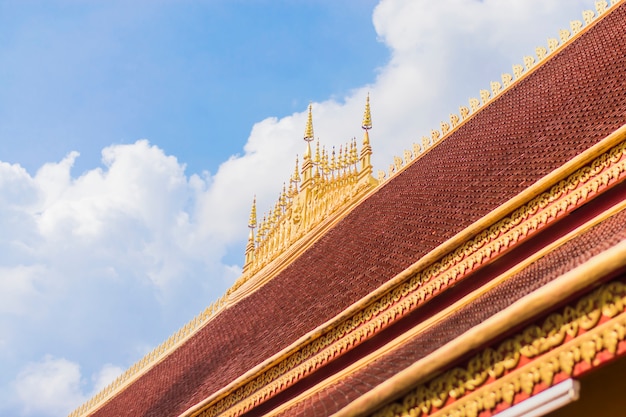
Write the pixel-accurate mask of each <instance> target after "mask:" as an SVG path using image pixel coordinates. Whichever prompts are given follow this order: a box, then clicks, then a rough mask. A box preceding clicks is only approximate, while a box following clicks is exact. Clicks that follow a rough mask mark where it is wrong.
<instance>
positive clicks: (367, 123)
mask: <svg viewBox="0 0 626 417" xmlns="http://www.w3.org/2000/svg"><path fill="white" fill-rule="evenodd" d="M361 127H362V128H363V129H365V130H366V131H367V130H369V129H371V128H372V115H371V113H370V93H367V100H366V101H365V114H363V124H362V125H361Z"/></svg>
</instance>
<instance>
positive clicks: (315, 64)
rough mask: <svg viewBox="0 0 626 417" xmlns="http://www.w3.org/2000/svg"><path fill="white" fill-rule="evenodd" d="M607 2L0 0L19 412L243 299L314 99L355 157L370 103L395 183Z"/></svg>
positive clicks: (376, 141) (6, 296) (4, 318)
mask: <svg viewBox="0 0 626 417" xmlns="http://www.w3.org/2000/svg"><path fill="white" fill-rule="evenodd" d="M592 8H593V1H590V0H576V1H573V0H484V1H475V0H448V1H445V2H432V1H430V0H383V1H382V2H380V4H378V2H377V1H369V0H367V1H366V0H358V1H357V0H353V1H348V0H345V1H330V0H328V1H322V0H319V1H313V0H308V1H306V0H305V1H295V0H292V1H264V0H256V1H252V0H239V1H226V0H214V1H199V0H183V1H173V0H151V1H147V0H137V1H132V2H129V1H121V0H107V1H97V0H93V1H88V0H45V1H44V0H40V1H36V0H14V1H11V0H0V369H2V372H0V415H24V416H62V415H66V414H67V413H68V412H69V411H71V410H72V409H73V408H75V407H76V406H78V405H79V404H80V403H81V402H83V401H84V400H86V399H87V398H89V397H90V396H91V395H93V394H94V393H95V392H96V391H97V390H98V389H100V388H102V387H103V386H105V385H106V384H107V383H108V382H110V381H111V380H112V379H113V378H114V377H115V376H116V375H117V374H118V373H120V372H121V371H122V370H123V369H125V368H127V367H129V366H130V365H132V364H133V363H134V362H135V361H137V360H138V359H140V358H141V357H142V356H143V355H144V354H146V353H147V352H149V351H150V350H151V349H152V348H154V347H155V346H156V345H158V344H159V343H160V342H161V341H163V340H164V339H166V338H167V337H168V336H169V335H170V334H171V333H173V332H174V331H176V330H177V329H178V328H179V327H180V326H182V325H183V324H185V323H186V322H187V321H189V320H190V319H191V318H193V317H194V316H195V315H196V314H198V313H199V312H200V311H202V310H203V309H204V308H205V307H206V306H207V305H209V304H210V303H211V302H212V301H213V300H215V299H216V298H217V297H219V296H220V295H221V294H223V293H224V291H225V290H226V289H227V288H228V287H229V286H230V285H231V284H232V283H233V282H234V280H236V279H237V277H238V276H239V274H240V268H241V263H242V260H243V248H244V244H245V239H246V236H247V228H246V223H247V219H248V213H249V208H250V203H251V201H252V196H253V195H256V196H257V199H258V203H259V204H258V206H259V212H260V213H263V212H266V211H267V210H268V209H269V207H271V205H272V204H273V203H274V201H275V198H276V197H277V196H278V193H279V191H280V189H281V187H282V183H283V181H285V180H286V179H288V177H289V175H290V174H291V172H292V170H293V163H294V160H295V156H296V154H298V153H301V152H302V150H303V149H304V142H303V141H302V139H301V138H302V133H303V131H304V127H305V119H306V113H305V111H306V108H307V105H308V104H309V102H312V103H313V117H314V125H315V133H316V136H319V138H320V140H321V141H322V143H325V144H327V145H328V146H332V145H339V144H341V143H345V142H346V141H348V140H349V139H350V138H352V137H355V136H356V137H360V136H361V134H362V131H361V129H360V123H361V117H362V112H363V106H364V102H365V97H366V95H367V94H368V93H369V94H370V96H371V106H372V117H373V125H374V127H373V129H372V131H371V132H370V137H371V140H372V146H373V149H374V158H373V160H374V164H375V170H377V169H383V170H384V169H386V168H387V167H388V166H389V164H390V163H391V161H392V156H393V155H401V154H402V152H403V150H404V149H411V145H412V143H413V142H419V141H420V138H421V136H423V135H428V134H429V133H430V130H431V129H433V128H438V126H439V122H440V121H441V120H447V118H448V115H449V114H450V113H452V112H458V107H459V105H467V104H466V103H467V99H468V98H469V97H476V96H478V91H479V90H480V89H485V88H488V87H489V82H490V81H492V80H499V79H500V74H501V73H503V72H511V69H510V68H511V65H512V64H516V63H521V62H522V56H523V55H529V54H533V53H534V49H535V47H536V46H539V45H546V38H547V37H557V35H558V30H559V29H561V28H565V27H568V26H569V21H570V20H572V19H581V12H582V10H584V9H592ZM442 163H445V161H442Z"/></svg>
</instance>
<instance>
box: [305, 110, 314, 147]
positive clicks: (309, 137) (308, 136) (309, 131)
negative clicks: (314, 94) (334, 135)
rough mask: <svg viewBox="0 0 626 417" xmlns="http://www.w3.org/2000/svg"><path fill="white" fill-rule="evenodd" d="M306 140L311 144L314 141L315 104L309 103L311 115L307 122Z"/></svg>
mask: <svg viewBox="0 0 626 417" xmlns="http://www.w3.org/2000/svg"><path fill="white" fill-rule="evenodd" d="M304 140H306V141H307V142H311V141H312V140H313V104H311V103H309V115H308V117H307V121H306V129H305V130H304Z"/></svg>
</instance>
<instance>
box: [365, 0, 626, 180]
mask: <svg viewBox="0 0 626 417" xmlns="http://www.w3.org/2000/svg"><path fill="white" fill-rule="evenodd" d="M624 1H625V0H610V4H609V1H607V0H598V1H596V2H595V4H594V5H595V12H594V11H593V10H584V11H583V12H582V18H583V20H582V21H580V20H572V21H571V22H570V27H569V29H561V30H559V31H558V39H557V38H552V37H550V38H548V40H547V46H548V47H547V48H546V47H544V46H538V47H537V48H535V54H536V56H537V58H535V57H534V56H531V55H526V56H524V57H523V59H522V62H523V63H524V65H520V64H514V65H513V66H512V70H513V71H512V72H513V75H511V74H510V73H504V74H502V83H500V82H498V81H492V82H491V83H490V87H491V88H490V90H491V91H489V90H488V89H484V90H480V91H479V97H480V99H478V98H475V97H472V98H470V99H469V107H468V106H460V107H459V115H460V117H459V115H457V114H454V113H452V114H450V123H449V124H448V123H447V122H441V123H440V127H441V131H439V130H438V129H433V130H431V134H430V137H428V136H423V137H422V140H421V144H418V143H413V151H412V152H411V151H409V150H405V151H404V156H405V158H404V161H403V160H402V158H400V157H398V156H395V157H394V158H393V161H394V162H393V163H392V164H391V165H390V166H389V170H388V172H387V173H386V172H385V171H383V170H379V171H378V181H379V182H380V183H382V182H384V181H386V180H388V179H389V178H391V177H393V176H394V175H396V174H397V173H398V172H400V171H402V170H404V168H405V167H406V166H408V165H409V162H412V161H413V160H415V159H418V157H420V156H421V155H422V154H424V153H426V152H428V151H430V149H432V148H434V147H435V146H436V145H437V144H439V143H441V142H442V141H443V140H444V139H445V138H446V137H447V136H449V135H450V134H452V133H453V132H454V131H456V129H457V128H458V127H459V126H461V125H462V124H463V123H465V121H467V120H468V119H469V118H471V117H472V116H473V115H474V114H476V113H478V112H479V111H481V110H482V109H483V108H485V107H486V106H487V105H489V103H491V102H492V101H494V100H495V99H496V98H498V97H499V96H500V95H502V94H503V93H505V92H506V91H508V90H509V89H510V88H511V87H513V86H514V85H515V84H517V83H518V82H519V81H520V80H521V79H524V78H526V77H527V76H528V75H530V74H531V73H533V72H534V70H535V69H537V67H539V66H541V64H543V63H544V62H545V61H547V60H548V59H549V58H551V57H552V56H553V55H555V54H557V53H558V52H559V51H560V50H561V49H563V48H564V47H565V46H566V45H568V44H570V43H571V42H572V41H574V40H575V39H577V38H578V37H579V36H580V35H581V34H582V33H584V32H585V31H586V30H587V29H588V28H590V27H591V26H593V24H595V22H596V21H597V20H598V19H600V18H602V17H604V16H605V15H606V14H607V12H608V11H609V10H610V9H612V8H614V7H615V6H616V5H618V4H619V3H622V2H624ZM368 105H369V101H368ZM365 126H366V117H364V118H363V128H364V129H365ZM366 133H367V130H366ZM409 155H410V156H411V158H410V160H407V156H409Z"/></svg>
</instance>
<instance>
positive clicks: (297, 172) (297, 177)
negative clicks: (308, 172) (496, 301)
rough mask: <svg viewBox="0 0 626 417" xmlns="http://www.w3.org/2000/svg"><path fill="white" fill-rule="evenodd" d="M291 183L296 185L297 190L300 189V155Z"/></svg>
mask: <svg viewBox="0 0 626 417" xmlns="http://www.w3.org/2000/svg"><path fill="white" fill-rule="evenodd" d="M291 181H292V182H294V183H295V184H296V188H297V187H298V183H299V182H300V170H299V169H298V155H296V168H295V170H294V171H293V175H292V177H291Z"/></svg>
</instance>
